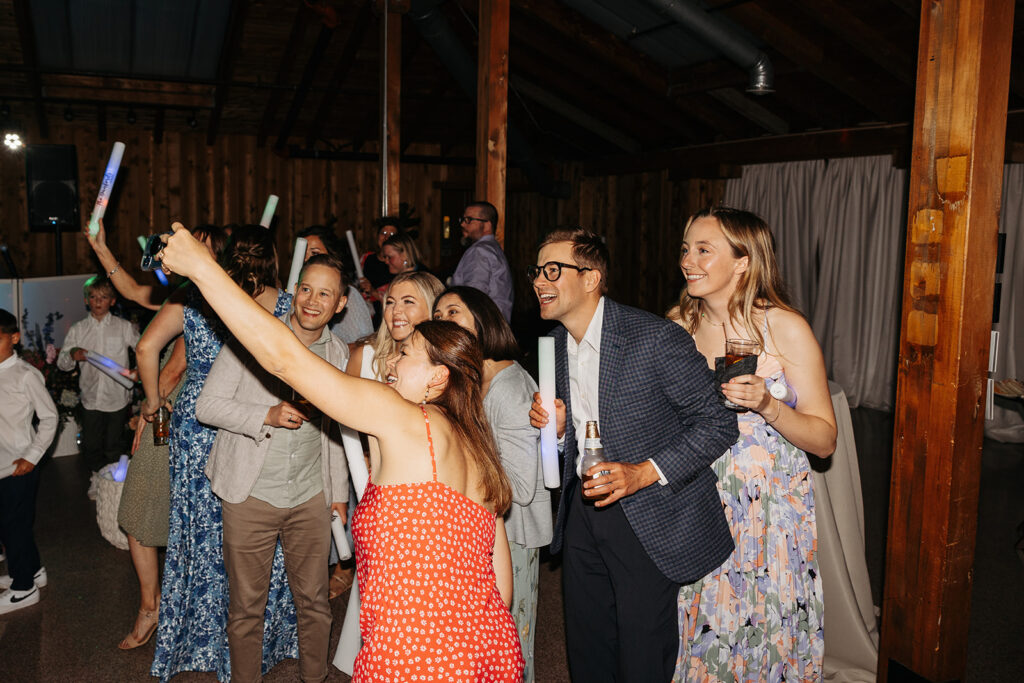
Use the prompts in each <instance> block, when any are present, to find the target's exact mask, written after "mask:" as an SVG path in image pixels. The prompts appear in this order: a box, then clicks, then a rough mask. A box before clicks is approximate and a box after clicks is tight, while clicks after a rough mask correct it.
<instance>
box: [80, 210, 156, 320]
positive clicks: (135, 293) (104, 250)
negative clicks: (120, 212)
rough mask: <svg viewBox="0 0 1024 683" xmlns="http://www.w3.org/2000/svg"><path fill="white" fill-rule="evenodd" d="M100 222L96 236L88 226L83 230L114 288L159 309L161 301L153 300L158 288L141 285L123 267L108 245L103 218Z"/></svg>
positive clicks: (154, 308) (126, 296) (137, 300)
mask: <svg viewBox="0 0 1024 683" xmlns="http://www.w3.org/2000/svg"><path fill="white" fill-rule="evenodd" d="M99 224H100V229H99V232H98V233H96V235H95V236H93V235H92V234H91V233H90V232H89V228H88V226H86V228H85V229H84V230H83V231H82V232H83V233H85V238H86V239H87V240H88V241H89V246H90V247H92V250H93V251H94V252H95V253H96V258H98V259H99V260H100V266H102V267H103V271H104V272H105V273H106V274H107V277H109V278H110V283H111V284H112V285H114V289H116V290H117V293H118V294H120V295H121V296H123V297H124V298H125V299H128V300H129V301H134V302H135V303H137V304H138V305H139V306H142V307H143V308H148V309H149V310H151V311H156V310H159V308H160V302H159V301H156V302H154V301H153V295H154V294H155V293H156V290H155V289H154V288H153V286H152V285H140V284H139V282H138V280H136V279H135V278H134V277H132V276H131V275H129V274H128V272H127V271H125V269H124V268H122V267H121V262H120V261H118V260H117V258H116V257H115V256H114V254H113V252H111V251H110V247H108V246H107V233H106V231H105V230H104V228H103V219H102V218H101V219H100V220H99Z"/></svg>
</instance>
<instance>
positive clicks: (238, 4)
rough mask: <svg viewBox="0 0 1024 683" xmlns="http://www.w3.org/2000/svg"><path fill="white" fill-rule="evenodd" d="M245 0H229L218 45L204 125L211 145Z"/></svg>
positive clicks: (224, 93)
mask: <svg viewBox="0 0 1024 683" xmlns="http://www.w3.org/2000/svg"><path fill="white" fill-rule="evenodd" d="M246 5H247V3H246V2H245V0H231V9H230V10H229V12H228V25H227V28H226V30H225V31H224V42H223V43H221V47H220V58H219V59H218V60H217V87H216V89H215V90H214V93H213V111H212V112H211V113H210V121H209V123H208V124H207V127H206V144H207V145H212V144H213V143H214V141H215V140H216V139H217V130H218V128H219V127H220V115H221V112H223V111H224V102H225V101H226V100H227V97H228V85H227V82H228V81H229V80H231V70H232V66H233V64H234V59H235V55H237V54H238V46H239V43H240V42H241V40H242V24H243V23H244V22H245V8H246Z"/></svg>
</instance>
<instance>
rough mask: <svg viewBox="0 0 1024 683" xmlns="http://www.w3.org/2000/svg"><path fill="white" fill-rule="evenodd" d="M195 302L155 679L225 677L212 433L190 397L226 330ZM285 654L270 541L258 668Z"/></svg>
mask: <svg viewBox="0 0 1024 683" xmlns="http://www.w3.org/2000/svg"><path fill="white" fill-rule="evenodd" d="M202 307H203V300H202V297H201V295H200V294H199V291H198V290H197V289H195V290H193V291H192V292H191V293H190V294H189V298H188V303H187V304H186V306H185V321H184V322H185V354H186V358H187V362H188V369H187V375H186V377H185V384H184V385H183V386H182V389H181V392H180V393H179V394H178V400H177V401H176V402H175V404H174V411H173V412H172V413H171V431H170V469H171V519H170V533H169V535H168V538H167V557H166V559H165V562H164V576H163V585H162V587H161V590H162V595H161V598H160V625H159V627H158V630H157V640H156V654H155V655H154V657H153V667H152V669H151V670H150V673H151V674H152V675H153V676H158V677H159V678H160V679H161V680H162V681H166V680H168V679H169V678H170V677H171V676H174V675H175V674H177V673H179V672H181V671H213V672H216V674H217V678H218V679H220V680H221V681H226V680H228V679H229V678H230V677H231V660H230V657H229V654H228V638H227V630H226V629H227V618H228V580H227V573H226V572H225V570H224V556H223V528H222V526H221V507H220V500H218V498H217V497H216V496H214V495H213V493H212V492H211V491H210V480H209V479H207V478H206V475H205V474H204V473H203V469H204V468H205V467H206V460H207V458H208V457H209V455H210V448H211V447H212V446H213V438H214V436H215V435H216V433H217V431H216V430H215V429H211V428H209V427H207V426H205V425H203V424H200V423H199V421H198V420H196V399H197V398H198V397H199V392H200V391H202V389H203V384H204V383H205V381H206V375H207V374H208V373H209V372H210V367H211V366H212V365H213V361H214V359H216V357H217V353H218V352H219V351H220V348H221V345H222V344H223V341H224V339H225V338H226V337H227V335H228V332H227V330H226V328H225V327H224V325H223V323H221V322H220V320H219V319H215V320H214V321H213V322H212V323H211V322H210V321H209V320H208V319H207V318H206V317H205V316H204V315H203V310H202ZM290 308H291V295H290V294H286V293H284V292H281V291H279V292H278V296H277V305H276V306H275V308H274V315H275V316H280V315H283V314H284V313H286V312H287V311H288V310H289V309H290ZM325 571H326V570H325ZM285 657H292V658H295V657H298V637H297V634H296V626H295V605H294V603H293V602H292V593H291V590H290V589H289V588H288V581H287V578H286V576H285V571H284V555H283V553H282V551H281V545H280V543H278V546H277V550H276V551H275V553H274V567H273V572H272V574H271V578H270V595H269V597H268V600H267V608H266V621H265V623H264V631H263V671H264V673H265V672H266V671H268V670H269V669H270V668H271V667H272V666H274V665H275V664H277V663H278V662H279V661H281V660H282V659H284V658H285Z"/></svg>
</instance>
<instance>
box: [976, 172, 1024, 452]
mask: <svg viewBox="0 0 1024 683" xmlns="http://www.w3.org/2000/svg"><path fill="white" fill-rule="evenodd" d="M999 230H1000V232H1005V233H1006V255H1005V261H1004V264H1003V274H1002V276H1001V281H1002V284H1003V287H1002V289H1003V294H1002V301H1001V305H1000V306H999V322H998V323H997V324H996V325H995V326H994V327H995V329H997V330H999V350H998V351H997V353H996V367H995V372H994V373H992V376H993V377H994V378H996V379H1007V378H1009V379H1018V380H1021V381H1024V164H1007V165H1006V166H1005V167H1004V169H1003V201H1002V210H1001V211H1000V213H999ZM994 413H995V414H994V419H992V420H989V421H988V422H986V423H985V436H987V437H989V438H990V439H996V440H997V441H1010V442H1016V443H1020V442H1024V399H1016V400H1004V399H996V403H995V409H994Z"/></svg>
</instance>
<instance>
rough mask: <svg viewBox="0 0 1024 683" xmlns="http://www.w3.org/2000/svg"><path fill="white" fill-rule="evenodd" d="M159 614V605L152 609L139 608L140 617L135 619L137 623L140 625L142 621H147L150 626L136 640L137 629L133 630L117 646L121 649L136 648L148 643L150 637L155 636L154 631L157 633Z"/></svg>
mask: <svg viewBox="0 0 1024 683" xmlns="http://www.w3.org/2000/svg"><path fill="white" fill-rule="evenodd" d="M159 614H160V608H159V607H157V608H156V609H152V610H150V609H140V610H139V617H138V619H136V620H135V624H136V625H138V623H139V622H140V621H141V622H142V623H144V624H145V623H146V622H149V626H147V627H146V630H145V632H144V633H143V637H142V639H140V640H136V639H135V631H134V630H132V632H131V633H129V634H128V635H126V636H125V637H124V640H122V641H121V642H120V643H118V644H117V647H118V648H119V649H121V650H134V649H135V648H137V647H142V646H143V645H145V644H146V643H148V642H149V639H150V638H152V637H153V634H154V633H156V627H157V625H158V624H159V623H160V620H159V618H158V615H159Z"/></svg>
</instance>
